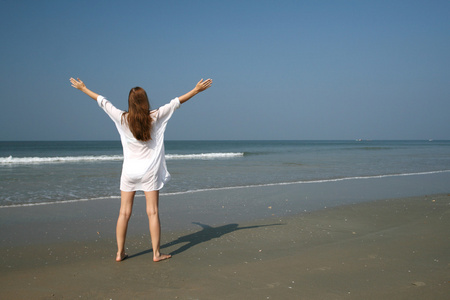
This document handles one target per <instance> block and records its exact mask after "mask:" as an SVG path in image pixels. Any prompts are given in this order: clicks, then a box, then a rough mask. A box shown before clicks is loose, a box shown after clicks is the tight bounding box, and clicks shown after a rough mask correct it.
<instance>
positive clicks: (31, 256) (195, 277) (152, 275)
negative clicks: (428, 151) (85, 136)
mask: <svg viewBox="0 0 450 300" xmlns="http://www.w3.org/2000/svg"><path fill="white" fill-rule="evenodd" d="M224 193H227V191H224ZM108 201H109V202H110V201H111V200H105V201H104V202H103V201H95V202H81V203H74V204H60V205H43V206H34V207H18V208H6V209H0V220H1V221H0V225H1V231H0V233H1V235H0V237H1V241H2V243H1V246H0V251H1V253H2V256H1V259H0V262H1V273H0V298H1V299H383V298H384V299H448V296H449V295H450V235H449V233H448V229H449V228H450V195H448V194H443V195H434V196H420V197H407V198H399V199H388V200H377V201H369V202H364V203H357V204H347V205H342V206H337V207H331V208H325V209H321V210H317V211H311V212H306V213H294V214H279V213H277V208H276V205H273V207H271V205H272V204H271V203H267V202H262V203H261V204H260V205H263V206H264V210H265V211H266V214H265V217H262V218H259V219H253V220H252V221H250V222H243V221H239V222H233V220H232V219H231V218H229V217H228V218H224V219H222V220H220V221H219V222H216V223H215V222H212V221H205V220H203V219H198V221H192V219H189V218H186V217H185V218H184V221H185V222H188V223H186V229H171V228H170V226H169V227H166V229H164V228H165V227H164V225H165V222H166V223H167V222H170V220H171V219H173V218H176V217H179V216H171V217H168V216H166V217H164V212H162V214H163V215H162V217H163V229H164V231H163V236H162V241H161V243H162V251H163V252H165V253H171V254H172V255H173V258H172V259H170V260H167V261H164V262H160V263H154V262H152V253H151V252H152V251H151V246H150V245H151V244H150V240H149V233H148V229H147V228H146V227H145V226H146V224H145V216H144V215H142V214H139V213H137V212H136V216H133V218H132V219H131V221H130V229H129V236H128V239H127V252H128V254H129V255H130V257H129V258H128V259H126V260H125V261H123V262H120V263H116V262H114V258H115V251H116V244H115V236H114V226H115V221H116V214H117V209H118V208H117V205H106V203H107V202H108ZM114 201H116V200H114ZM283 201H285V200H284V199H283ZM219 204H220V205H221V206H226V205H227V204H226V203H225V202H222V203H219ZM139 205H141V204H138V203H136V208H135V211H138V210H139ZM99 207H101V209H100V208H99ZM186 213H187V214H189V212H186ZM194 219H195V218H194ZM180 222H181V221H180ZM167 228H168V229H167Z"/></svg>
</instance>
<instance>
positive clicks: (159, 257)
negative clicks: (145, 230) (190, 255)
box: [153, 254, 172, 262]
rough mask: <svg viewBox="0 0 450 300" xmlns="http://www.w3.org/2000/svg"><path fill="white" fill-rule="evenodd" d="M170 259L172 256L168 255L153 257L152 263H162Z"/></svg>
mask: <svg viewBox="0 0 450 300" xmlns="http://www.w3.org/2000/svg"><path fill="white" fill-rule="evenodd" d="M171 257H172V255H170V254H160V255H159V256H153V261H154V262H159V261H162V260H165V259H169V258H171Z"/></svg>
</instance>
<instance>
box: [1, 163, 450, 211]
mask: <svg viewBox="0 0 450 300" xmlns="http://www.w3.org/2000/svg"><path fill="white" fill-rule="evenodd" d="M449 172H450V170H439V171H430V172H416V173H402V174H386V175H372V176H355V177H345V178H333V179H319V180H310V181H307V180H301V181H293V182H278V183H265V184H253V185H244V186H229V187H219V188H207V189H196V190H189V191H182V192H173V193H161V194H160V195H161V196H173V195H184V194H192V193H201V192H210V191H223V190H234V189H246V188H258V187H269V186H283V185H294V184H315V183H326V182H338V181H345V180H364V179H376V178H387V177H402V176H418V175H431V174H440V173H449ZM117 198H120V196H109V197H96V198H88V199H75V200H65V201H54V202H39V203H24V204H16V205H5V206H0V209H1V208H11V207H26V206H38V205H49V204H65V203H74V202H85V201H93V200H101V199H117Z"/></svg>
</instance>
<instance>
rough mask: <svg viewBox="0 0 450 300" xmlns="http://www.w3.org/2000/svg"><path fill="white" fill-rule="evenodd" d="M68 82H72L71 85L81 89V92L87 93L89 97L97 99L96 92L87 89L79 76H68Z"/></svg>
mask: <svg viewBox="0 0 450 300" xmlns="http://www.w3.org/2000/svg"><path fill="white" fill-rule="evenodd" d="M70 82H71V83H72V86H73V87H74V88H76V89H78V90H80V91H82V92H83V93H85V94H86V95H88V96H89V97H91V98H92V99H94V100H95V101H97V97H98V94H97V93H94V92H93V91H91V90H90V89H88V88H87V87H86V85H85V84H84V82H83V81H81V79H80V78H77V79H75V78H70Z"/></svg>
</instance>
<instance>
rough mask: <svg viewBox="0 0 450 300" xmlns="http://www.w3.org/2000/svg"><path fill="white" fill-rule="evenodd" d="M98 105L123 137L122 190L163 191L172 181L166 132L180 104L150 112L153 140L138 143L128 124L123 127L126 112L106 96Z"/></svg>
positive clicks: (176, 102) (100, 99)
mask: <svg viewBox="0 0 450 300" xmlns="http://www.w3.org/2000/svg"><path fill="white" fill-rule="evenodd" d="M97 103H98V105H99V106H100V107H101V108H103V110H104V111H105V112H106V113H107V114H108V116H109V117H110V118H111V119H112V120H113V121H114V123H115V124H116V127H117V130H118V131H119V134H120V140H121V142H122V148H123V166H122V176H121V178H120V190H121V191H125V192H131V191H137V190H143V191H156V190H160V189H162V188H163V186H164V184H165V183H166V182H168V181H169V180H170V174H169V172H168V171H167V166H166V159H165V152H164V132H165V130H166V126H167V122H168V121H169V119H170V117H171V116H172V114H173V112H174V111H175V110H176V109H177V108H179V107H180V100H179V99H178V98H175V99H173V100H172V101H170V103H168V104H166V105H164V106H161V107H160V108H159V109H157V110H152V111H151V112H150V115H151V116H152V119H153V121H152V127H151V133H150V135H151V138H152V139H151V140H150V141H147V142H142V141H138V140H136V138H135V137H134V136H133V134H132V133H131V131H130V129H129V128H128V126H127V124H126V122H124V124H122V114H123V113H124V111H123V110H120V109H117V108H116V107H114V105H112V104H111V102H109V101H108V100H107V99H106V98H105V97H103V96H98V98H97Z"/></svg>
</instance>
